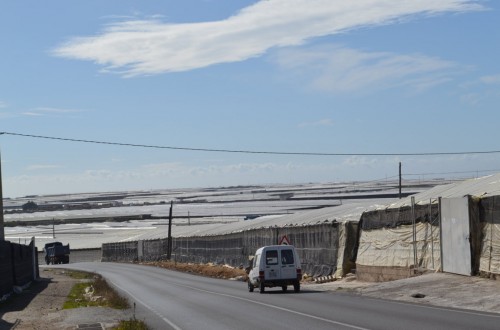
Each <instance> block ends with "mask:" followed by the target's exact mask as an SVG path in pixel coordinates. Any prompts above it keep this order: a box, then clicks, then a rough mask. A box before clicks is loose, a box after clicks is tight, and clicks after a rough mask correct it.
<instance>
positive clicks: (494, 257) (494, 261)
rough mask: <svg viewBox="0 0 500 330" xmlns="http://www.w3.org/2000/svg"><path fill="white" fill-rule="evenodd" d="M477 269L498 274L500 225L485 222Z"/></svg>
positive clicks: (499, 263) (499, 270) (499, 269)
mask: <svg viewBox="0 0 500 330" xmlns="http://www.w3.org/2000/svg"><path fill="white" fill-rule="evenodd" d="M483 234H484V239H483V248H482V251H481V259H480V262H479V270H480V271H483V272H487V273H495V274H500V225H498V224H490V223H486V224H485V227H484V229H483Z"/></svg>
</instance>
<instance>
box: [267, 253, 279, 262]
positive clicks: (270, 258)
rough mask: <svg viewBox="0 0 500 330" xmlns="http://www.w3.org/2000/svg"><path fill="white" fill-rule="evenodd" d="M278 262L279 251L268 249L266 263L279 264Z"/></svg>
mask: <svg viewBox="0 0 500 330" xmlns="http://www.w3.org/2000/svg"><path fill="white" fill-rule="evenodd" d="M277 264H278V251H277V250H269V251H266V265H277Z"/></svg>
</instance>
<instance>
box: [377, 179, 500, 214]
mask: <svg viewBox="0 0 500 330" xmlns="http://www.w3.org/2000/svg"><path fill="white" fill-rule="evenodd" d="M465 195H471V196H475V197H481V198H484V197H489V196H497V195H500V173H498V174H494V175H488V176H485V177H481V178H477V179H469V180H465V181H461V182H457V183H450V184H446V185H441V186H436V187H434V188H431V189H429V190H427V191H424V192H421V193H418V194H415V195H414V197H415V204H417V205H427V204H429V203H430V201H431V200H432V203H437V198H438V197H442V198H452V197H463V196H465ZM404 206H411V197H407V198H404V199H401V200H397V201H396V202H395V203H392V204H389V205H388V206H385V207H382V208H385V209H397V208H400V207H404Z"/></svg>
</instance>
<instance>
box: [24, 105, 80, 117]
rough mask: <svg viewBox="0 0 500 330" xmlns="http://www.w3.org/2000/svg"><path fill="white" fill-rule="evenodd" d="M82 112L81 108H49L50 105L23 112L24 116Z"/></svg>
mask: <svg viewBox="0 0 500 330" xmlns="http://www.w3.org/2000/svg"><path fill="white" fill-rule="evenodd" d="M79 112H82V110H76V109H62V108H50V107H38V108H34V109H31V110H30V111H26V112H23V113H22V114H23V115H24V116H32V117H44V116H50V117H60V116H62V115H68V114H75V113H79Z"/></svg>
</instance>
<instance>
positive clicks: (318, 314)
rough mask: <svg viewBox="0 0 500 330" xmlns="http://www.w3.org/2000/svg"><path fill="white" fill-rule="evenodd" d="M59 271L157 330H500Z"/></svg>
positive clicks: (398, 310)
mask: <svg viewBox="0 0 500 330" xmlns="http://www.w3.org/2000/svg"><path fill="white" fill-rule="evenodd" d="M60 267H61V268H71V269H80V270H85V271H91V272H95V273H99V274H101V275H102V276H104V277H105V278H106V279H107V280H108V282H110V283H111V284H112V285H114V286H115V287H116V288H117V289H118V290H119V291H121V293H122V294H123V295H125V296H127V297H128V298H129V300H130V302H131V304H132V305H133V304H134V303H135V306H136V310H135V316H136V318H137V319H140V320H144V321H145V322H146V323H147V324H148V326H150V327H151V328H152V329H186V330H187V329H189V330H192V329H204V330H206V329H218V330H219V329H230V330H234V329H242V330H245V329H249V330H250V329H252V330H255V329H318V330H320V329H360V330H363V329H370V330H372V329H373V330H375V329H380V330H387V329H408V330H411V329H416V330H417V329H418V330H421V329H498V328H499V324H500V314H491V313H482V312H475V311H467V310H459V309H450V308H441V307H432V306H425V305H420V304H418V305H417V304H410V303H402V302H396V301H388V300H381V299H373V298H367V297H362V296H359V295H350V294H346V293H337V292H320V291H312V290H304V289H303V290H302V291H301V292H300V293H298V294H297V293H294V292H293V290H288V292H286V293H284V292H282V291H281V288H270V289H266V291H265V293H263V294H260V293H259V290H258V289H256V290H255V291H254V292H253V293H250V292H248V289H247V285H246V283H244V282H239V281H229V280H219V279H213V278H207V277H203V276H197V275H191V274H186V273H180V272H176V271H170V270H166V269H161V268H156V267H150V266H141V265H135V264H119V263H100V262H95V263H75V264H69V265H62V266H60ZM131 316H132V315H131Z"/></svg>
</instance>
